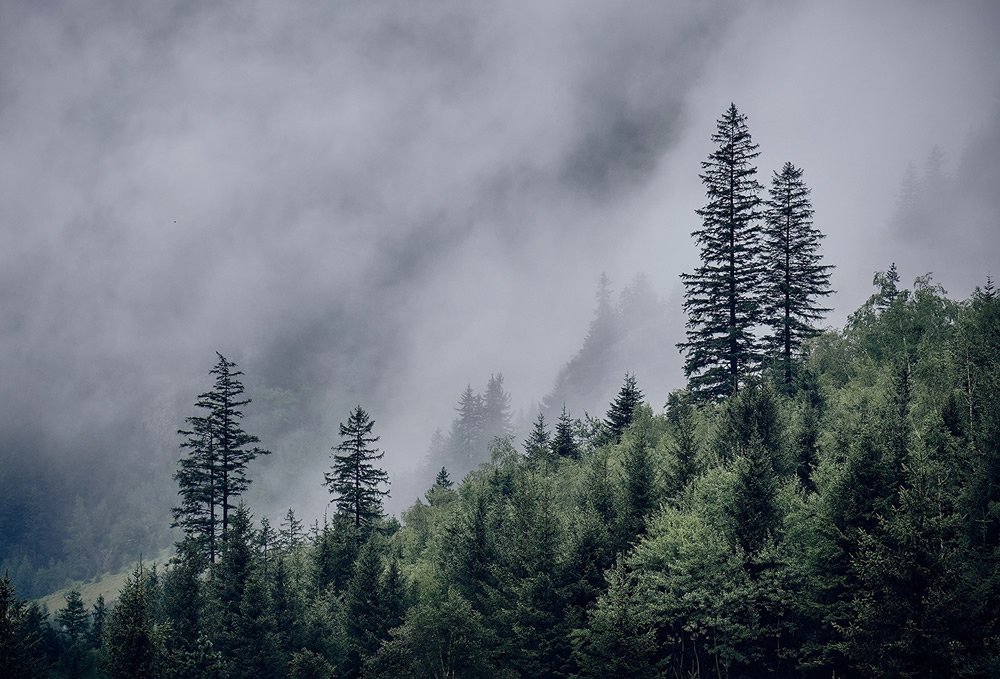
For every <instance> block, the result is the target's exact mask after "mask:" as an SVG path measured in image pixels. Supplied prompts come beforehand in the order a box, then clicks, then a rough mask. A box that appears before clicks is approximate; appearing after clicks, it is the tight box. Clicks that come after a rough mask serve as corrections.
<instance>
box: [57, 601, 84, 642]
mask: <svg viewBox="0 0 1000 679" xmlns="http://www.w3.org/2000/svg"><path fill="white" fill-rule="evenodd" d="M65 598H66V606H65V608H63V609H62V610H60V611H59V612H58V613H56V623H57V624H58V625H59V630H60V631H61V632H62V633H63V634H65V635H66V638H67V639H68V640H69V643H71V644H75V643H76V642H77V641H81V640H83V639H84V638H85V637H86V635H87V632H88V630H89V628H90V614H89V613H88V612H87V607H86V606H84V604H83V598H82V597H81V596H80V590H78V589H71V590H69V591H68V592H66V595H65Z"/></svg>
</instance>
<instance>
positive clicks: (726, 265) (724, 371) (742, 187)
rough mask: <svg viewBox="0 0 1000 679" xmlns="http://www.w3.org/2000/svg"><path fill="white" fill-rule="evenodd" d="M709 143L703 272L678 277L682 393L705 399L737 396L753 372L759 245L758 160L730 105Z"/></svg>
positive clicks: (699, 236)
mask: <svg viewBox="0 0 1000 679" xmlns="http://www.w3.org/2000/svg"><path fill="white" fill-rule="evenodd" d="M712 141H713V142H714V143H716V144H717V145H718V148H717V149H716V150H715V151H714V152H713V153H712V154H711V155H709V157H708V160H706V161H703V162H702V164H701V165H702V168H703V170H704V174H702V175H700V176H701V181H702V183H703V184H704V185H705V193H706V195H707V197H708V203H707V204H706V205H705V207H703V208H701V209H699V210H696V212H697V214H698V216H700V217H701V219H702V225H701V228H700V229H697V230H696V231H694V232H692V234H691V235H692V236H694V237H695V239H696V241H697V243H698V245H699V246H701V265H700V266H698V267H696V268H695V270H694V273H683V274H681V279H682V281H683V283H684V288H685V290H684V305H683V306H684V310H685V311H686V312H687V315H688V319H687V340H686V341H684V342H681V343H680V344H678V347H679V348H680V349H681V351H683V352H684V353H685V354H686V357H685V361H684V374H685V375H686V376H687V378H688V388H689V389H690V390H691V391H692V392H694V393H696V394H697V395H699V396H700V397H702V398H705V399H719V398H723V397H725V396H728V395H729V394H732V393H735V392H737V391H738V390H739V388H740V386H741V385H742V384H743V383H744V381H745V380H746V379H747V377H749V376H750V374H751V373H753V372H754V370H755V369H756V368H757V366H758V364H759V359H760V351H759V348H758V340H757V338H756V336H755V334H754V332H753V330H754V325H755V324H756V323H757V321H758V319H759V316H760V279H761V265H760V255H761V237H760V219H759V217H760V215H759V206H760V197H759V193H760V191H761V189H762V188H763V187H762V186H761V185H760V183H759V182H758V181H757V166H756V165H754V163H753V160H754V158H756V157H757V156H758V155H759V152H758V151H757V144H754V143H753V140H752V139H751V137H750V131H749V129H748V128H747V120H746V116H744V115H743V114H741V113H740V112H739V111H738V110H737V109H736V106H735V104H730V106H729V109H728V110H727V111H726V113H725V114H723V116H722V118H720V119H719V120H718V123H717V129H716V132H715V134H713V135H712Z"/></svg>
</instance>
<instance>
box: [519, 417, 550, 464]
mask: <svg viewBox="0 0 1000 679" xmlns="http://www.w3.org/2000/svg"><path fill="white" fill-rule="evenodd" d="M551 443H552V435H551V434H550V433H549V430H548V428H547V427H546V426H545V415H543V414H542V412H541V411H539V412H538V417H536V418H535V424H534V426H533V427H532V429H531V433H530V434H529V435H528V438H526V439H525V440H524V455H525V457H526V458H528V460H530V461H531V462H533V463H544V462H548V461H551V459H552V445H551Z"/></svg>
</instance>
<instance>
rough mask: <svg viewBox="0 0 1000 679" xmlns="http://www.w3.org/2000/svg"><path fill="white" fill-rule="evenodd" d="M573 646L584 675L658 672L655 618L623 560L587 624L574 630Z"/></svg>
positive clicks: (654, 673)
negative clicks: (652, 616) (650, 614)
mask: <svg viewBox="0 0 1000 679" xmlns="http://www.w3.org/2000/svg"><path fill="white" fill-rule="evenodd" d="M573 647H574V657H575V659H576V662H577V663H578V665H579V667H580V669H581V673H580V674H581V676H583V677H635V678H636V679H640V678H643V677H650V678H651V677H655V676H658V675H659V672H658V671H657V668H656V664H655V660H654V658H653V656H654V654H655V651H656V632H655V629H654V627H653V620H652V618H651V617H650V616H649V613H648V609H647V608H646V607H645V606H644V605H643V602H642V599H641V594H640V593H639V592H637V589H636V583H635V577H634V575H633V574H632V573H630V572H629V569H628V568H627V566H626V565H625V564H624V563H623V562H622V561H621V560H619V562H618V563H617V564H616V565H615V567H614V568H613V569H612V570H611V571H610V572H609V573H608V589H607V591H606V592H605V593H604V595H602V596H601V598H600V600H599V602H598V604H597V606H596V607H595V608H594V609H593V610H591V612H590V615H589V622H588V625H587V627H585V628H582V629H579V630H577V631H576V632H575V633H574V635H573Z"/></svg>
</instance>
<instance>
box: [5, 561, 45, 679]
mask: <svg viewBox="0 0 1000 679" xmlns="http://www.w3.org/2000/svg"><path fill="white" fill-rule="evenodd" d="M32 622H33V621H32V620H31V616H30V615H29V606H28V603H27V602H26V601H23V600H21V599H18V598H17V592H16V591H15V589H14V585H13V584H11V581H10V576H9V574H8V573H7V572H6V571H5V572H4V576H3V579H2V580H0V676H2V677H9V678H10V679H40V678H41V677H43V676H45V664H46V663H45V661H44V659H43V657H42V648H41V647H40V644H41V636H40V634H39V631H38V627H37V625H34V624H32Z"/></svg>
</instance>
